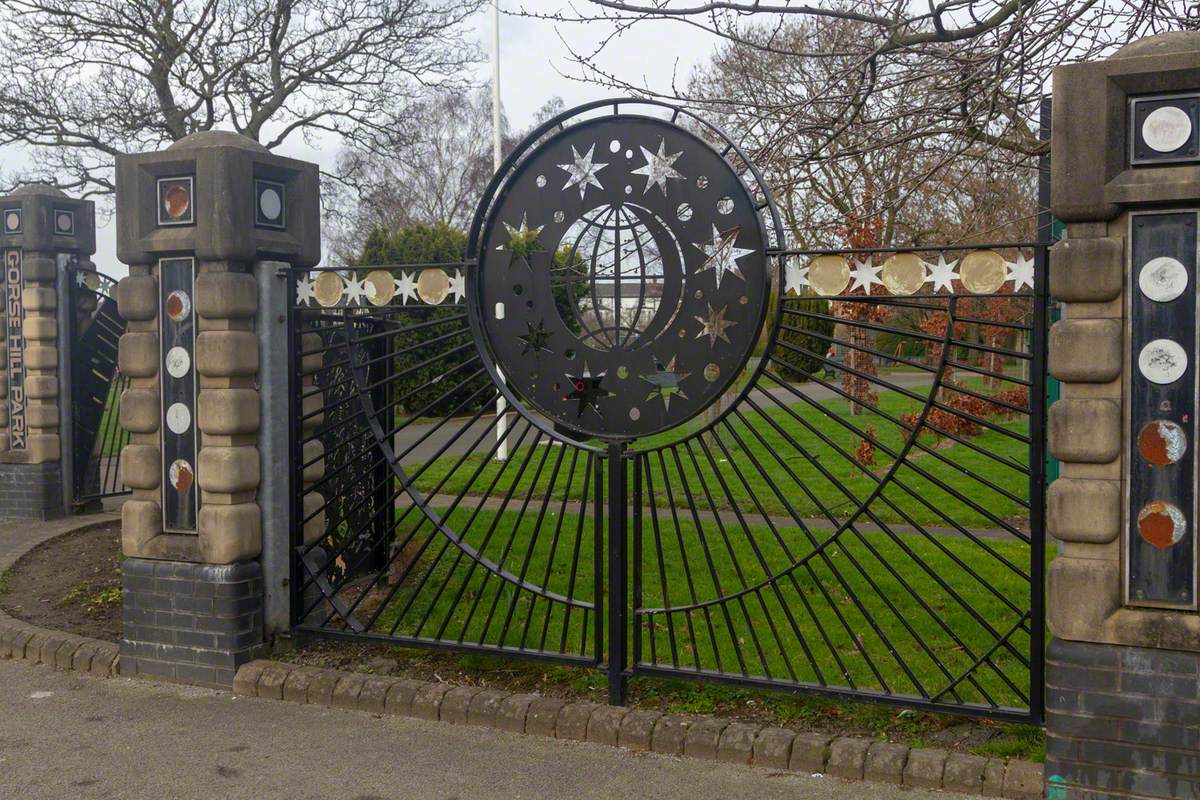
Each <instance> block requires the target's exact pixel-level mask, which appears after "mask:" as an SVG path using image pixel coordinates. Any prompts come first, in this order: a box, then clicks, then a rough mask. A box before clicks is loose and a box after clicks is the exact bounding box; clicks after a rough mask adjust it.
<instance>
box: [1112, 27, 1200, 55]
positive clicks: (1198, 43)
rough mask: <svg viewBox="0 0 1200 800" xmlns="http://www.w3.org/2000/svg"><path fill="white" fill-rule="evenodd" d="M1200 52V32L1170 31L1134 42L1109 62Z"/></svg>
mask: <svg viewBox="0 0 1200 800" xmlns="http://www.w3.org/2000/svg"><path fill="white" fill-rule="evenodd" d="M1197 51H1200V31H1168V32H1167V33H1159V34H1156V35H1154V36H1147V37H1146V38H1144V39H1138V40H1136V41H1132V42H1130V43H1129V44H1127V45H1125V46H1123V47H1122V48H1121V49H1120V50H1118V51H1117V52H1115V53H1113V54H1112V56H1110V57H1109V60H1110V61H1112V60H1113V59H1117V58H1137V57H1138V56H1170V55H1179V54H1180V53H1195V52H1197Z"/></svg>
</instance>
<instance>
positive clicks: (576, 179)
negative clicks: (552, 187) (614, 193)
mask: <svg viewBox="0 0 1200 800" xmlns="http://www.w3.org/2000/svg"><path fill="white" fill-rule="evenodd" d="M595 150H596V144H595V142H593V143H592V146H591V147H589V148H588V151H587V155H582V156H581V155H579V151H578V150H576V149H575V145H571V155H572V157H573V160H572V163H570V164H559V165H558V168H559V169H563V170H566V171H567V175H568V176H569V177H568V178H567V182H566V183H564V184H563V190H564V191H565V190H567V189H570V188H571V187H572V186H578V187H579V199H580V200H582V199H583V195H584V193H585V192H587V187H589V186H595V187H596V188H597V189H603V188H604V187H603V186H601V185H600V181H599V179H597V178H596V173H597V172H599V171H600V170H602V169H604V168H605V167H607V166H608V164H607V163H599V162H593V161H592V153H594V152H595Z"/></svg>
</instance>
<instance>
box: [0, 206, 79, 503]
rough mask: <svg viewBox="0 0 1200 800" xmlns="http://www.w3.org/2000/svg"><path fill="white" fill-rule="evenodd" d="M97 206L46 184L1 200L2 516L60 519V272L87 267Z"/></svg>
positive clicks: (65, 435) (65, 436)
mask: <svg viewBox="0 0 1200 800" xmlns="http://www.w3.org/2000/svg"><path fill="white" fill-rule="evenodd" d="M95 249H96V236H95V208H94V206H93V204H92V203H91V202H90V201H86V200H73V199H71V198H69V197H67V196H66V195H65V194H63V193H62V192H61V191H59V190H58V189H55V188H53V187H51V186H48V185H45V184H29V185H26V186H23V187H21V188H19V189H17V190H16V191H15V192H13V193H12V194H11V195H8V196H7V197H0V263H2V264H3V270H4V274H3V276H2V280H3V287H4V297H5V302H4V309H3V324H2V325H0V515H3V516H7V517H17V518H39V519H46V518H50V517H57V516H61V515H62V514H63V513H64V509H65V505H64V502H63V501H64V498H63V486H64V481H63V476H62V474H61V470H60V469H59V468H57V467H52V466H51V465H57V464H60V462H61V461H62V452H63V448H64V447H65V446H66V443H67V442H69V431H63V430H61V424H62V419H63V417H64V416H65V415H61V414H60V407H59V405H60V398H59V385H60V383H59V382H60V377H61V376H60V372H62V371H63V370H65V369H66V368H67V365H66V359H65V357H64V356H63V353H62V352H60V343H61V342H62V339H63V334H62V332H61V331H60V330H59V315H58V310H59V306H60V304H63V303H66V302H67V298H65V297H59V291H60V288H59V285H60V277H61V276H60V273H61V272H62V271H63V270H64V269H65V268H66V265H67V264H68V263H70V262H75V263H76V264H79V265H81V266H85V267H86V266H88V265H90V264H91V261H90V258H89V257H90V256H91V254H92V253H94V252H95Z"/></svg>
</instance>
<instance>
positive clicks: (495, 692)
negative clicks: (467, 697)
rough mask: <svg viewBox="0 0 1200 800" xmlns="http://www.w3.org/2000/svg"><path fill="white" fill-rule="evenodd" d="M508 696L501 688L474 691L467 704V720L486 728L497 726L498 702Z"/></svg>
mask: <svg viewBox="0 0 1200 800" xmlns="http://www.w3.org/2000/svg"><path fill="white" fill-rule="evenodd" d="M508 696H509V692H506V691H503V690H502V689H482V690H480V691H479V692H476V694H475V696H474V697H472V698H471V703H470V705H468V706H467V722H468V723H469V724H471V725H482V726H484V727H487V728H498V727H499V719H498V718H499V715H500V704H501V703H502V702H504V699H505V698H506V697H508Z"/></svg>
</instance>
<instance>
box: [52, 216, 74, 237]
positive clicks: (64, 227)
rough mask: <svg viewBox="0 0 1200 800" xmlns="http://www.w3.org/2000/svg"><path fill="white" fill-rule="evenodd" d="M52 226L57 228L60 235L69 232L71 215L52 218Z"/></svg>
mask: <svg viewBox="0 0 1200 800" xmlns="http://www.w3.org/2000/svg"><path fill="white" fill-rule="evenodd" d="M54 224H55V225H56V226H57V227H58V230H59V231H60V232H62V233H65V232H67V231H69V230H71V215H70V214H68V213H66V212H63V213H61V214H58V215H57V216H55V218H54Z"/></svg>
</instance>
